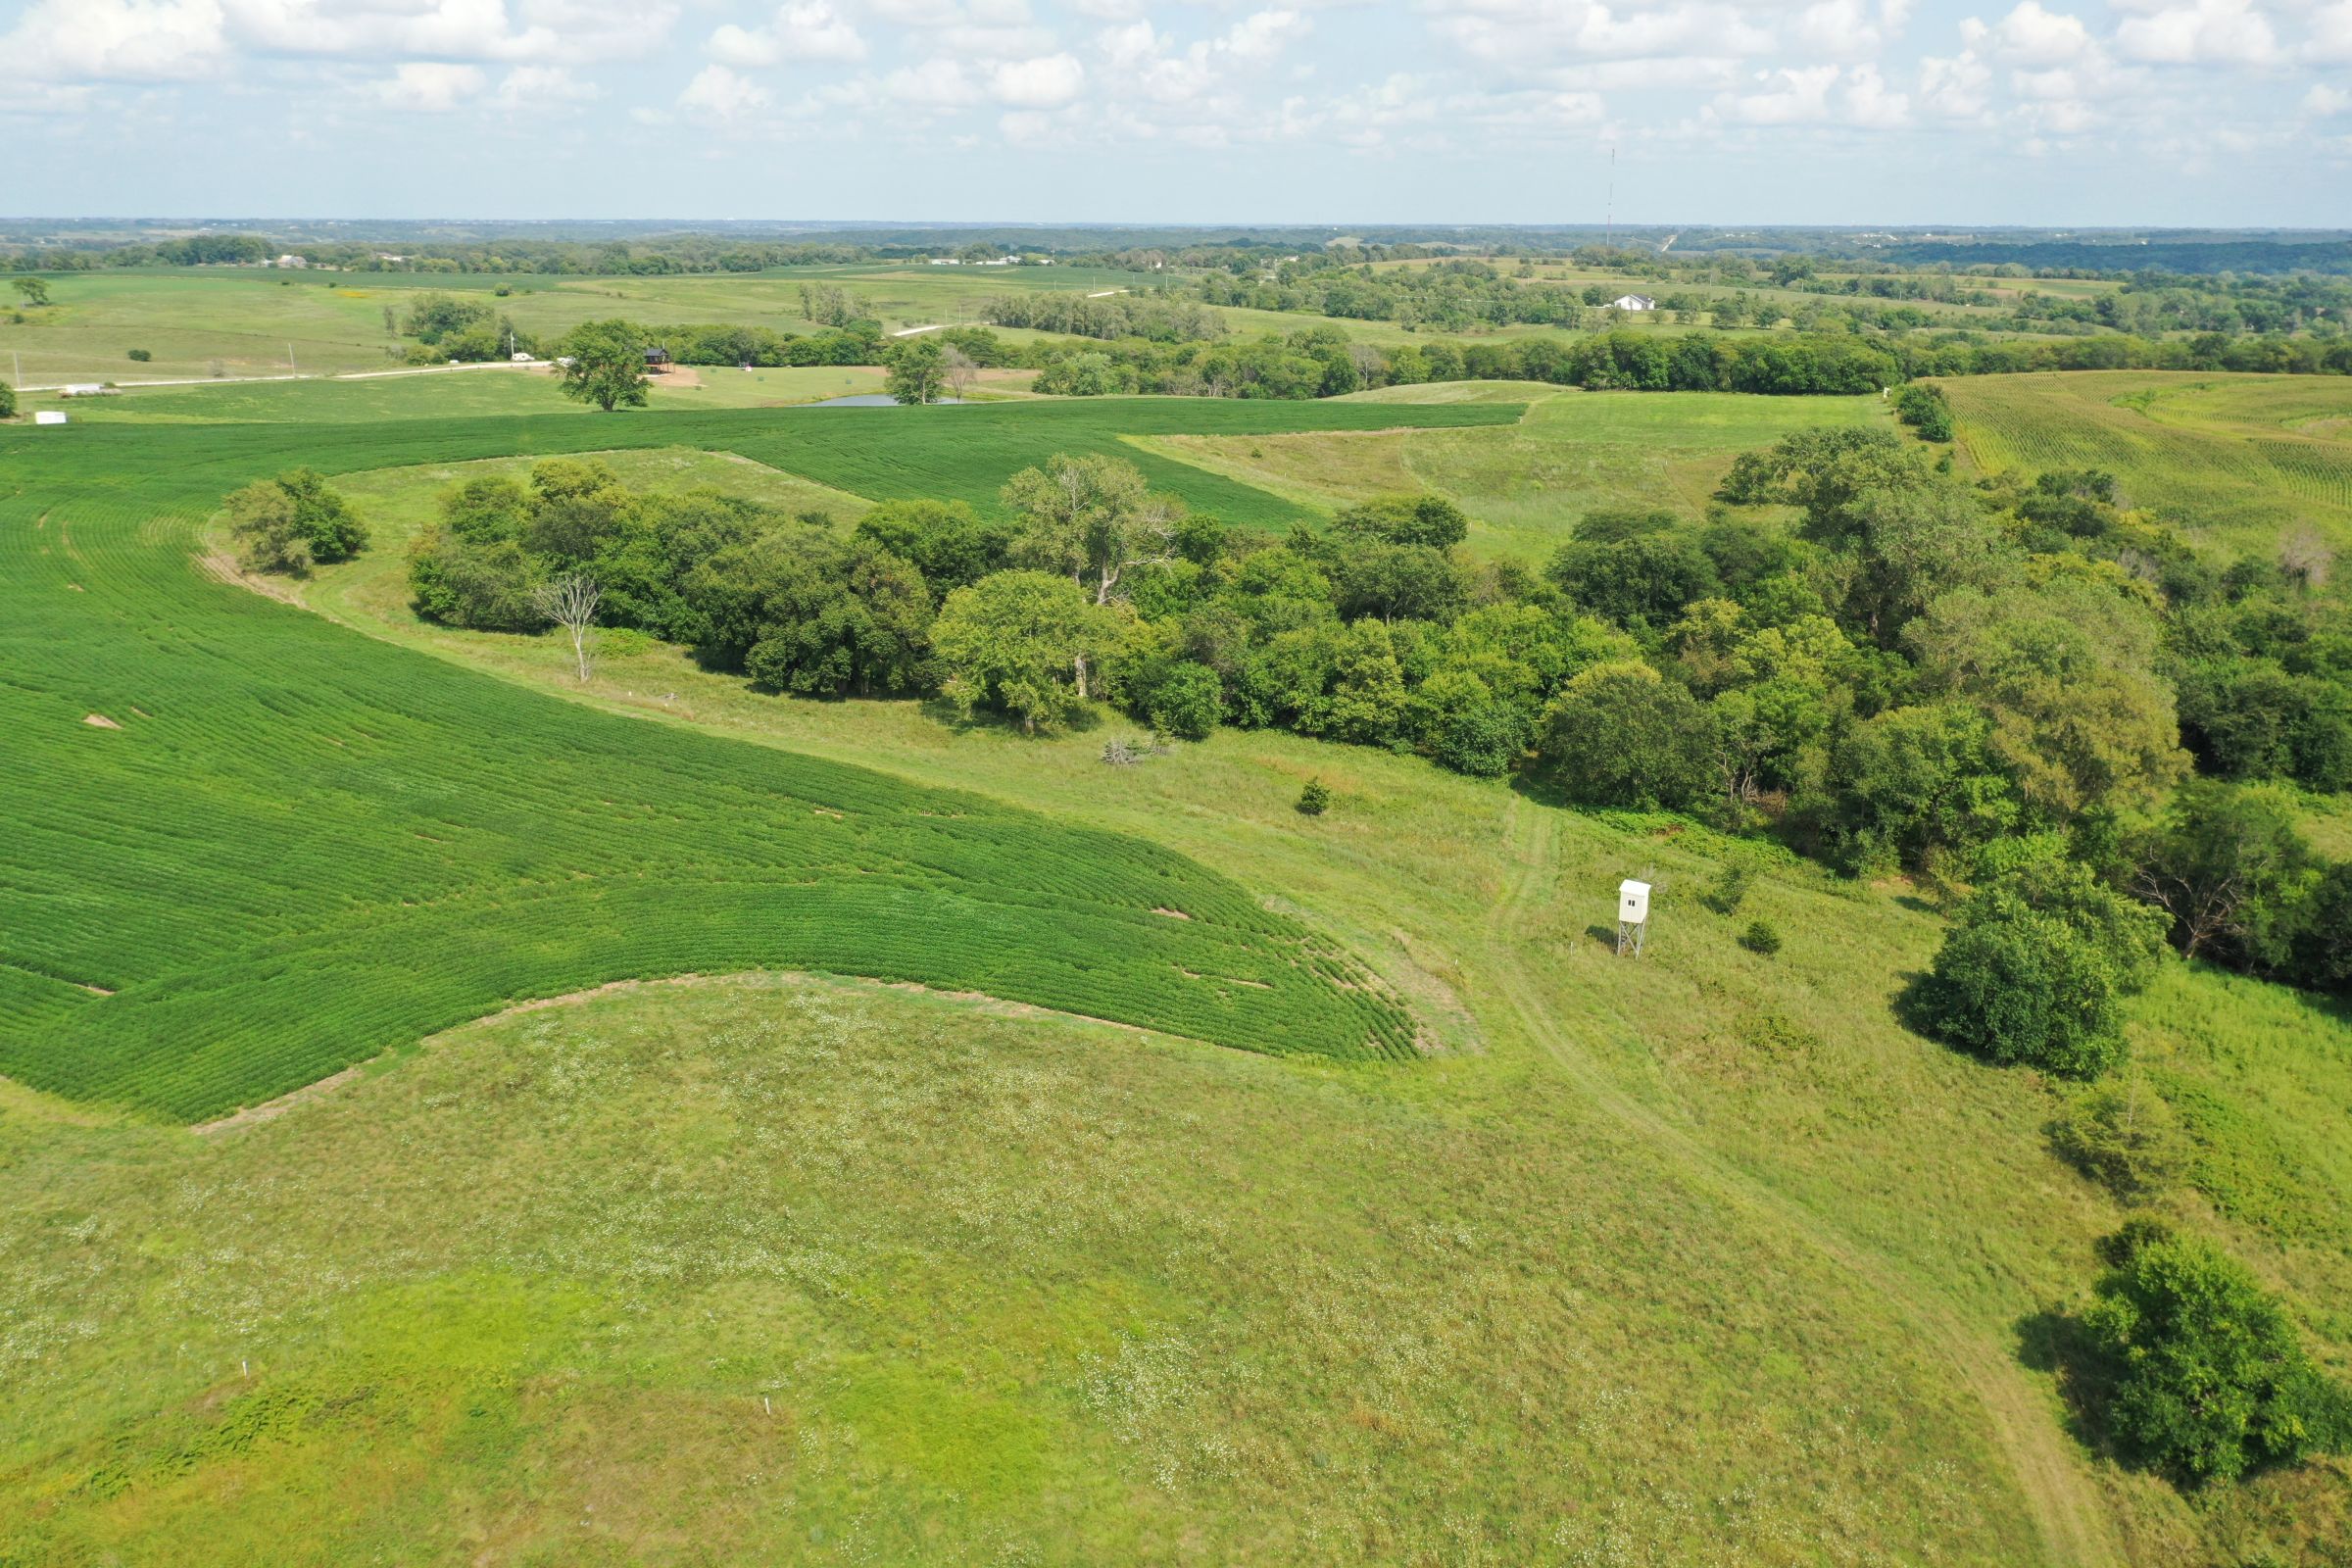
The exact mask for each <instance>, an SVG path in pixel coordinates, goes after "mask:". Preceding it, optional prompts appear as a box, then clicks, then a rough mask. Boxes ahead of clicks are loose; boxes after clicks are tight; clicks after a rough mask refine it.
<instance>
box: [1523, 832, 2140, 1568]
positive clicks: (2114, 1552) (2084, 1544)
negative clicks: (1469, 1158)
mask: <svg viewBox="0 0 2352 1568" xmlns="http://www.w3.org/2000/svg"><path fill="white" fill-rule="evenodd" d="M1510 832H1511V837H1512V842H1513V844H1514V846H1515V849H1516V853H1515V854H1514V855H1513V857H1512V859H1513V864H1514V869H1513V871H1512V875H1511V881H1510V884H1509V886H1508V887H1506V888H1505V889H1504V891H1503V895H1502V897H1501V898H1500V899H1499V900H1497V901H1496V903H1495V915H1494V920H1495V928H1496V929H1497V931H1498V932H1499V933H1506V934H1507V933H1515V932H1516V931H1517V930H1518V929H1520V928H1521V927H1522V926H1523V925H1524V924H1525V923H1526V922H1527V919H1528V917H1529V915H1530V914H1531V912H1532V911H1533V910H1534V909H1535V907H1536V906H1537V904H1538V902H1539V900H1540V898H1541V897H1542V894H1543V891H1544V889H1545V888H1547V887H1548V886H1549V885H1550V883H1551V880H1552V872H1553V870H1554V868H1555V867H1556V865H1557V864H1558V860H1559V833H1560V823H1559V820H1558V819H1557V817H1556V815H1554V814H1549V813H1545V812H1544V811H1542V810H1540V809H1536V808H1533V807H1531V806H1529V805H1528V803H1527V802H1526V801H1525V800H1524V799H1514V800H1513V801H1512V803H1511V814H1510ZM1495 978H1496V981H1497V983H1498V985H1499V987H1500V994H1499V995H1498V996H1497V997H1496V1000H1497V1001H1498V1002H1500V1003H1501V1004H1502V1005H1505V1006H1506V1007H1508V1008H1509V1009H1510V1011H1511V1012H1512V1014H1513V1015H1514V1016H1515V1017H1516V1018H1517V1020H1518V1022H1519V1023H1520V1025H1521V1027H1522V1028H1524V1029H1525V1030H1526V1032H1527V1034H1528V1037H1529V1038H1530V1039H1531V1040H1532V1041H1534V1042H1535V1043H1536V1044H1537V1045H1538V1046H1539V1047H1541V1048H1542V1049H1543V1051H1544V1054H1547V1055H1548V1056H1550V1057H1551V1059H1552V1060H1553V1061H1555V1062H1557V1063H1558V1064H1559V1065H1560V1067H1561V1068H1562V1069H1563V1070H1564V1071H1566V1072H1567V1074H1568V1076H1569V1078H1570V1079H1571V1081H1573V1082H1574V1083H1575V1085H1576V1087H1577V1088H1578V1089H1579V1090H1580V1091H1581V1092H1582V1093H1583V1094H1584V1095H1585V1096H1586V1097H1587V1099H1588V1100H1589V1101H1590V1102H1591V1103H1593V1105H1595V1106H1596V1107H1598V1108H1599V1109H1601V1110H1603V1111H1605V1112H1607V1113H1608V1114H1609V1115H1611V1116H1614V1117H1615V1118H1617V1119H1618V1120H1619V1121H1621V1122H1623V1123H1624V1124H1625V1125H1626V1126H1627V1127H1629V1128H1631V1129H1632V1130H1633V1131H1634V1132H1635V1133H1637V1134H1638V1135H1640V1136H1641V1137H1642V1139H1644V1140H1645V1141H1647V1142H1648V1143H1650V1144H1651V1145H1652V1146H1653V1147H1656V1148H1660V1149H1665V1150H1670V1151H1672V1152H1673V1154H1674V1156H1675V1160H1676V1168H1677V1170H1678V1171H1679V1172H1680V1173H1681V1174H1683V1175H1684V1176H1685V1177H1687V1178H1688V1179H1689V1180H1691V1181H1692V1182H1694V1183H1696V1184H1698V1185H1699V1186H1700V1187H1701V1188H1703V1190H1704V1191H1705V1192H1706V1193H1707V1194H1708V1196H1710V1197H1712V1198H1715V1199H1717V1200H1719V1201H1722V1202H1724V1203H1725V1204H1726V1205H1727V1206H1730V1207H1732V1208H1735V1209H1737V1210H1740V1211H1744V1212H1746V1213H1748V1214H1750V1215H1753V1216H1754V1217H1755V1218H1757V1219H1758V1220H1759V1221H1762V1222H1765V1223H1769V1224H1773V1225H1777V1226H1778V1227H1779V1228H1781V1229H1783V1230H1785V1231H1787V1232H1789V1234H1790V1235H1792V1236H1794V1237H1795V1238H1797V1239H1798V1240H1800V1241H1802V1242H1803V1243H1805V1244H1806V1245H1808V1246H1810V1247H1811V1248H1813V1249H1814V1250H1815V1251H1817V1252H1818V1253H1820V1254H1821V1255H1822V1256H1823V1257H1825V1258H1827V1259H1828V1260H1829V1261H1830V1262H1832V1263H1833V1264H1835V1265H1837V1266H1838V1268H1840V1269H1843V1270H1845V1271H1847V1272H1849V1273H1851V1274H1853V1275H1855V1276H1857V1277H1859V1278H1862V1279H1865V1280H1867V1281H1869V1282H1870V1284H1871V1286H1872V1288H1873V1289H1874V1290H1876V1291H1877V1292H1878V1293H1879V1294H1880V1296H1881V1298H1882V1299H1885V1300H1886V1301H1887V1302H1888V1303H1889V1304H1890V1305H1891V1306H1892V1307H1893V1308H1894V1310H1895V1311H1896V1313H1897V1314H1898V1315H1899V1316H1900V1318H1901V1319H1902V1320H1903V1321H1904V1322H1905V1323H1906V1324H1907V1325H1909V1327H1910V1328H1911V1329H1912V1330H1913V1332H1914V1334H1915V1335H1916V1337H1917V1338H1918V1339H1919V1341H1920V1342H1921V1343H1923V1344H1925V1345H1928V1346H1930V1347H1932V1348H1934V1349H1935V1350H1936V1352H1937V1353H1938V1354H1940V1355H1942V1356H1943V1357H1944V1358H1945V1360H1946V1361H1947V1362H1948V1363H1949V1364H1950V1365H1951V1366H1952V1367H1953V1369H1954V1370H1955V1371H1957V1372H1958V1373H1959V1375H1960V1377H1961V1379H1962V1381H1963V1382H1964V1383H1965V1384H1966V1385H1967V1387H1968V1390H1969V1393H1970V1394H1971V1395H1972V1396H1973V1397H1975V1398H1976V1400H1977V1402H1978V1404H1979V1405H1980V1406H1981V1407H1982V1408H1983V1409H1984V1411H1985V1419H1986V1420H1987V1422H1988V1423H1989V1424H1990V1426H1991V1430H1992V1436H1993V1438H1994V1440H1995V1442H1997V1443H1998V1445H1999V1446H2000V1450H2001V1452H2002V1454H2003V1455H2004V1456H2005V1457H2006V1459H2007V1461H2008V1465H2009V1471H2010V1474H2011V1476H2012V1478H2013V1479H2014V1480H2015V1482H2016V1484H2017V1489H2018V1493H2019V1495H2020V1496H2021V1497H2022V1498H2023V1499H2024V1501H2025V1503H2026V1506H2027V1508H2028V1509H2029V1511H2030V1512H2031V1514H2032V1516H2033V1520H2034V1529H2035V1531H2036V1532H2037V1534H2038V1535H2039V1536H2040V1538H2041V1543H2042V1550H2043V1556H2042V1558H2041V1561H2043V1562H2044V1563H2047V1564H2051V1565H2061V1564H2063V1565H2069V1568H2110V1565H2118V1564H2121V1563H2122V1562H2123V1561H2124V1556H2123V1552H2122V1549H2121V1547H2120V1545H2119V1544H2118V1543H2117V1540H2116V1536H2115V1531H2114V1522H2113V1518H2112V1515H2111V1513H2110V1511H2109V1510H2108V1508H2107V1506H2106V1504H2105V1502H2104V1500H2103V1499H2102V1498H2101V1497H2100V1496H2099V1495H2098V1493H2097V1492H2096V1490H2095V1489H2094V1487H2093V1486H2092V1484H2091V1481H2090V1478H2089V1477H2088V1476H2087V1475H2086V1474H2085V1471H2084V1464H2083V1461H2082V1457H2081V1456H2080V1455H2079V1454H2078V1453H2077V1452H2076V1451H2075V1450H2074V1448H2073V1447H2072V1446H2071V1444H2070V1441H2069V1440H2068V1438H2067V1437H2066V1434H2065V1432H2064V1431H2063V1429H2062V1428H2061V1427H2060V1426H2059V1423H2058V1419H2057V1412H2056V1411H2055V1410H2054V1409H2053V1408H2052V1406H2051V1403H2050V1400H2049V1399H2048V1398H2047V1397H2045V1396H2044V1395H2043V1394H2042V1393H2041V1392H2040V1391H2039V1390H2037V1389H2036V1388H2035V1387H2034V1384H2033V1382H2032V1380H2031V1379H2029V1378H2028V1376H2027V1375H2026V1373H2025V1370H2024V1369H2023V1368H2022V1367H2020V1366H2018V1365H2017V1363H2016V1362H2015V1361H2014V1360H2013V1359H2011V1358H2010V1357H2009V1356H2007V1355H2006V1354H2004V1353H2003V1352H2002V1351H2001V1350H2000V1349H1998V1348H1995V1347H1994V1346H1992V1345H1989V1344H1987V1343H1986V1341H1985V1335H1984V1334H1983V1333H1982V1332H1981V1331H1980V1330H1978V1329H1975V1328H1972V1327H1971V1326H1970V1325H1969V1324H1968V1323H1967V1322H1966V1321H1965V1320H1964V1319H1963V1318H1962V1317H1961V1316H1960V1315H1959V1314H1958V1313H1957V1312H1955V1311H1954V1310H1953V1309H1952V1308H1951V1307H1950V1306H1949V1305H1948V1304H1947V1303H1945V1302H1943V1301H1941V1300H1939V1299H1936V1298H1935V1296H1934V1295H1933V1294H1932V1291H1933V1287H1928V1286H1925V1285H1923V1284H1922V1283H1921V1282H1920V1281H1919V1280H1918V1279H1917V1278H1916V1277H1914V1276H1912V1275H1911V1274H1909V1273H1908V1272H1907V1271H1906V1270H1904V1269H1903V1268H1902V1267H1901V1266H1900V1265H1899V1264H1897V1263H1894V1262H1893V1261H1891V1260H1889V1259H1887V1258H1886V1257H1884V1256H1882V1255H1880V1254H1879V1253H1877V1252H1875V1251H1873V1250H1870V1249H1868V1248H1865V1247H1861V1246H1858V1245H1856V1244H1855V1243H1854V1242H1853V1241H1852V1240H1850V1239H1849V1238H1847V1237H1845V1236H1844V1235H1842V1234H1840V1233H1839V1232H1838V1229H1837V1228H1836V1227H1835V1225H1834V1224H1832V1223H1831V1222H1829V1221H1828V1220H1826V1219H1824V1218H1823V1217H1822V1216H1821V1215H1819V1214H1817V1213H1815V1212H1814V1211H1813V1210H1811V1209H1810V1208H1808V1207H1807V1206H1806V1205H1805V1204H1803V1203H1801V1202H1799V1201H1795V1200H1793V1199H1790V1198H1789V1197H1787V1196H1785V1195H1783V1194H1781V1193H1778V1192H1775V1191H1774V1190H1773V1189H1772V1188H1771V1187H1770V1186H1769V1185H1767V1184H1766V1183H1765V1182H1763V1181H1761V1180H1759V1179H1758V1178H1757V1177H1755V1176H1752V1175H1750V1174H1748V1173H1747V1172H1745V1171H1743V1170H1741V1169H1740V1168H1739V1167H1738V1166H1737V1165H1735V1164H1734V1163H1732V1162H1731V1161H1730V1160H1729V1159H1727V1158H1725V1157H1724V1156H1723V1155H1721V1154H1719V1153H1718V1152H1715V1151H1714V1150H1713V1149H1711V1148H1709V1147H1708V1146H1707V1145H1705V1144H1703V1143H1701V1142H1699V1141H1698V1140H1697V1139H1695V1138H1693V1137H1691V1135H1690V1134H1689V1133H1687V1132H1685V1131H1683V1130H1682V1129H1680V1128H1678V1127H1676V1126H1675V1125H1674V1124H1673V1123H1672V1122H1670V1121H1668V1120H1667V1119H1666V1118H1665V1117H1664V1116H1662V1115H1660V1114H1659V1113H1658V1112H1657V1111H1656V1110H1655V1109H1653V1108H1652V1107H1650V1106H1648V1105H1645V1104H1643V1103H1642V1102H1640V1101H1639V1100H1637V1099H1635V1098H1634V1097H1633V1096H1631V1095H1629V1094H1627V1093H1626V1092H1625V1091H1624V1090H1622V1089H1621V1088H1619V1087H1618V1086H1617V1084H1616V1083H1615V1082H1614V1081H1613V1080H1612V1079H1611V1078H1610V1077H1609V1075H1608V1074H1607V1073H1606V1072H1605V1071H1603V1070H1602V1069H1600V1068H1599V1067H1598V1066H1596V1065H1595V1064H1594V1063H1593V1061H1592V1060H1591V1058H1590V1057H1589V1056H1588V1055H1586V1054H1584V1053H1583V1052H1581V1051H1579V1050H1578V1049H1577V1048H1576V1046H1575V1044H1574V1043H1573V1041H1572V1039H1571V1038H1570V1036H1569V1035H1568V1033H1567V1032H1566V1031H1564V1030H1563V1029H1561V1028H1560V1027H1559V1026H1558V1024H1557V1023H1556V1022H1555V1021H1554V1019H1553V1016H1552V1009H1551V1008H1550V1007H1549V1006H1548V1005H1546V1003H1545V1000H1544V996H1543V994H1542V993H1541V992H1540V991H1539V990H1538V989H1537V988H1536V987H1535V986H1534V985H1532V984H1531V983H1530V982H1529V981H1528V979H1527V970H1526V968H1525V967H1524V966H1523V965H1519V964H1513V963H1501V964H1497V965H1495Z"/></svg>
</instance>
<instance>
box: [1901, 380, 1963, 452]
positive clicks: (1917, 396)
mask: <svg viewBox="0 0 2352 1568" xmlns="http://www.w3.org/2000/svg"><path fill="white" fill-rule="evenodd" d="M1894 415H1895V417H1896V418H1898V419H1900V420H1902V421H1903V422H1904V423H1905V424H1907V425H1909V426H1911V428H1912V429H1914V430H1917V431H1918V432H1919V438H1920V439H1921V440H1922V441H1949V440H1950V439H1951V438H1952V406H1951V405H1950V404H1949V403H1947V402H1945V401H1944V396H1943V388H1941V387H1939V386H1928V385H1924V384H1921V383H1918V382H1914V383H1912V384H1911V385H1909V386H1906V387H1904V388H1903V389H1902V390H1901V391H1900V392H1897V393H1896V394H1895V395H1894Z"/></svg>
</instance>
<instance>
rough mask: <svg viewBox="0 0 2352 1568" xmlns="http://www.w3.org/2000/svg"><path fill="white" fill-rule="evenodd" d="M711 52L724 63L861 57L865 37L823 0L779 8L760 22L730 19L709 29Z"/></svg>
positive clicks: (765, 63)
mask: <svg viewBox="0 0 2352 1568" xmlns="http://www.w3.org/2000/svg"><path fill="white" fill-rule="evenodd" d="M711 57H712V58H713V59H715V60H717V61H719V62H720V63H721V64H724V65H729V66H776V65H782V64H784V63H785V62H787V61H794V60H863V59H864V58H865V39H864V37H863V36H862V35H861V34H860V33H859V32H858V28H857V27H856V26H855V25H853V24H852V23H851V22H850V20H849V19H848V18H846V17H844V16H842V15H841V13H839V12H837V11H835V10H834V9H833V7H832V6H831V5H829V4H828V3H827V0H797V3H795V4H791V5H786V6H782V7H779V8H778V9H777V11H776V15H775V19H774V20H773V21H771V22H770V23H768V25H766V26H764V27H739V26H737V25H734V24H733V23H729V24H727V25H725V26H723V27H720V28H719V29H718V30H717V31H716V32H713V33H712V34H711Z"/></svg>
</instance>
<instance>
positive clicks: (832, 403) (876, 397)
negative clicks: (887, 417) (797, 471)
mask: <svg viewBox="0 0 2352 1568" xmlns="http://www.w3.org/2000/svg"><path fill="white" fill-rule="evenodd" d="M962 401H963V399H961V398H941V399H940V400H939V401H938V402H937V403H934V404H932V405H931V406H932V407H933V408H938V407H939V405H940V404H941V403H961V402H962ZM801 406H802V407H803V408H808V409H895V408H897V407H899V400H898V399H897V398H894V397H891V396H890V395H889V394H887V393H883V392H860V393H858V395H857V396H856V397H854V398H826V399H825V400H824V401H823V402H821V403H805V404H803V405H801Z"/></svg>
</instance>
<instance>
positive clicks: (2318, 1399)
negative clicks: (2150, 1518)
mask: <svg viewBox="0 0 2352 1568" xmlns="http://www.w3.org/2000/svg"><path fill="white" fill-rule="evenodd" d="M2105 1250H2106V1252H2107V1255H2108V1257H2109V1259H2110V1261H2111V1262H2112V1263H2113V1265H2114V1266H2113V1267H2111V1268H2110V1269H2109V1270H2108V1271H2107V1272H2106V1273H2105V1274H2104V1275H2102V1276H2101V1277H2100V1279H2099V1282H2098V1284H2097V1286H2096V1288H2095V1289H2096V1295H2097V1299H2096V1300H2095V1301H2094V1302H2093V1303H2092V1304H2091V1306H2090V1307H2089V1309H2088V1310H2087V1311H2085V1312H2084V1313H2083V1317H2082V1322H2083V1327H2084V1329H2085V1330H2086V1331H2087V1333H2088V1336H2089V1340H2090V1343H2091V1346H2092V1348H2093V1349H2094V1351H2095V1352H2096V1353H2097V1354H2098V1355H2099V1357H2100V1358H2101V1359H2102V1360H2103V1361H2104V1362H2105V1363H2106V1371H2107V1374H2108V1381H2107V1391H2106V1394H2105V1409H2104V1412H2103V1413H2104V1415H2105V1418H2106V1421H2107V1424H2108V1426H2109V1429H2110V1430H2111V1431H2112V1432H2113V1433H2114V1435H2115V1437H2116V1439H2117V1440H2118V1441H2119V1443H2121V1444H2122V1446H2124V1447H2125V1448H2126V1449H2127V1450H2129V1451H2131V1452H2132V1453H2133V1454H2135V1455H2136V1456H2137V1457H2139V1458H2140V1459H2141V1460H2143V1461H2144V1462H2146V1463H2149V1464H2152V1465H2155V1466H2157V1467H2159V1468H2161V1469H2164V1470H2168V1471H2171V1472H2173V1473H2174V1474H2176V1475H2179V1476H2181V1477H2184V1478H2187V1479H2189V1480H2194V1481H2205V1480H2211V1479H2222V1480H2235V1479H2237V1478H2238V1477H2240V1476H2242V1475H2244V1474H2246V1473H2247V1472H2248V1471H2250V1470H2255V1469H2259V1468H2262V1467H2265V1466H2269V1465H2287V1464H2293V1463H2295V1462H2297V1461H2298V1460H2300V1459H2302V1458H2304V1457H2305V1456H2306V1455H2308V1454H2312V1453H2317V1452H2340V1451H2342V1450H2343V1449H2344V1447H2345V1446H2346V1445H2347V1441H2348V1440H2352V1397H2348V1396H2347V1392H2346V1391H2345V1390H2344V1389H2343V1388H2342V1387H2340V1386H2339V1385H2336V1384H2334V1383H2332V1382H2330V1381H2329V1380H2328V1379H2327V1377H2326V1376H2325V1375H2323V1374H2322V1373H2321V1372H2320V1370H2319V1369H2318V1368H2317V1367H2315V1366H2314V1365H2313V1364H2312V1362H2311V1359H2310V1357H2309V1356H2308V1355H2307V1354H2305V1352H2304V1350H2303V1347H2302V1344H2301V1342H2300V1340H2299V1339H2298V1338H2297V1336H2296V1333H2295V1329H2294V1325H2293V1324H2292V1323H2291V1322H2290V1321H2288V1319H2287V1316H2286V1313H2285V1311H2284V1310H2283V1309H2282V1308H2281V1307H2280V1305H2279V1303H2278V1300H2277V1299H2275V1298H2273V1297H2272V1296H2271V1295H2270V1293H2268V1292H2267V1291H2265V1290H2264V1289H2263V1288H2262V1286H2261V1285H2260V1284H2259V1283H2258V1282H2257V1281H2256V1280H2255V1279H2254V1277H2253V1275H2251V1274H2250V1273H2248V1272H2247V1271H2246V1269H2245V1267H2244V1266H2243V1265H2242V1264H2240V1263H2238V1262H2236V1261H2235V1260H2234V1259H2232V1258H2230V1257H2229V1256H2228V1255H2227V1254H2225V1253H2224V1252H2222V1251H2221V1250H2219V1249H2218V1248H2216V1247H2214V1246H2213V1245H2212V1244H2211V1243H2209V1242H2205V1241H2201V1240H2199V1239H2197V1238H2195V1237H2188V1236H2175V1235H2173V1234H2171V1233H2170V1232H2169V1231H2168V1230H2166V1229H2165V1227H2163V1226H2162V1225H2158V1224H2154V1223H2151V1222H2147V1221H2139V1222H2135V1223H2133V1224H2132V1225H2130V1226H2127V1227H2126V1228H2125V1230H2124V1231H2123V1233H2122V1234H2120V1235H2118V1236H2116V1237H2114V1238H2112V1239H2111V1240H2110V1242H2109V1243H2108V1246H2107V1248H2106V1249H2105Z"/></svg>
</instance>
